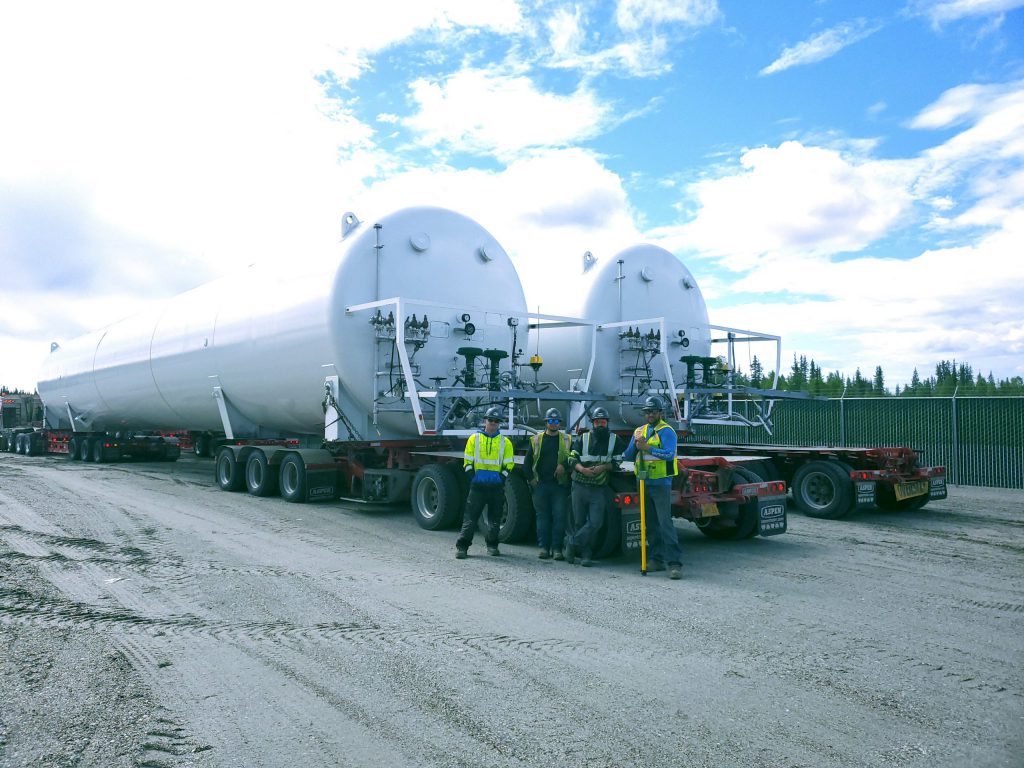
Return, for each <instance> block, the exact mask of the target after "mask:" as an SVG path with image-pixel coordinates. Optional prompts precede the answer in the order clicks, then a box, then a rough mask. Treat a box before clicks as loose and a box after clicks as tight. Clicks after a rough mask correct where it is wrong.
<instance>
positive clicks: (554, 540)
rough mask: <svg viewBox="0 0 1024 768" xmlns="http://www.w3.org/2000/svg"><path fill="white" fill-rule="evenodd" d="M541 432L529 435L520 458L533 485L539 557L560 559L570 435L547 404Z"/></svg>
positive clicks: (563, 530)
mask: <svg viewBox="0 0 1024 768" xmlns="http://www.w3.org/2000/svg"><path fill="white" fill-rule="evenodd" d="M544 419H545V421H546V422H547V423H546V425H545V428H544V431H543V432H539V433H537V434H536V435H533V436H532V437H531V438H530V447H529V448H528V449H527V451H526V459H525V460H524V461H523V471H524V473H525V474H526V479H527V480H528V481H529V482H530V485H532V486H533V509H534V512H536V514H537V546H538V547H540V551H539V552H538V555H537V556H538V557H540V559H541V560H547V559H548V558H550V557H552V556H553V557H554V559H555V560H562V559H564V558H563V555H562V542H563V540H564V539H565V508H566V502H567V499H568V495H569V464H568V462H569V443H570V438H569V435H567V434H566V433H565V432H563V431H562V430H561V429H559V427H560V426H561V423H562V414H561V413H559V412H558V409H557V408H549V409H548V412H547V413H546V414H545V415H544Z"/></svg>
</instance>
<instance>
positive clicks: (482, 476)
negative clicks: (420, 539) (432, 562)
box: [455, 405, 515, 560]
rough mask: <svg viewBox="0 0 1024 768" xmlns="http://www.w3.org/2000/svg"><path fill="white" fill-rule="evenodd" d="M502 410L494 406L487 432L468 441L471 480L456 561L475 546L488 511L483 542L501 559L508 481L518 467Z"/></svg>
mask: <svg viewBox="0 0 1024 768" xmlns="http://www.w3.org/2000/svg"><path fill="white" fill-rule="evenodd" d="M500 427H501V408H499V407H498V406H496V405H494V406H491V407H490V408H488V409H487V413H486V414H485V416H484V428H483V429H482V430H481V431H479V432H474V433H473V434H472V435H470V436H469V439H468V440H467V441H466V450H465V452H464V454H463V461H462V466H463V469H464V470H465V472H466V474H467V475H468V476H469V478H470V484H469V497H468V498H467V499H466V509H465V512H463V514H462V530H461V531H460V532H459V538H458V539H457V540H456V542H455V557H456V558H457V559H459V560H462V559H464V558H465V557H467V555H468V553H469V547H470V545H471V544H472V543H473V534H474V533H475V532H476V525H477V521H478V520H479V519H480V515H481V513H482V512H483V510H484V508H485V507H486V508H487V522H488V526H487V530H486V531H484V541H485V542H486V543H487V553H488V554H489V555H494V556H497V555H500V554H501V552H499V551H498V533H499V531H500V529H501V512H502V510H503V509H504V504H505V481H506V480H508V476H509V474H510V473H511V472H512V467H514V466H515V463H514V458H513V455H514V454H513V451H512V441H511V440H509V439H508V438H507V437H505V436H504V435H503V434H501V432H500Z"/></svg>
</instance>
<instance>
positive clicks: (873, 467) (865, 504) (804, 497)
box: [679, 442, 946, 519]
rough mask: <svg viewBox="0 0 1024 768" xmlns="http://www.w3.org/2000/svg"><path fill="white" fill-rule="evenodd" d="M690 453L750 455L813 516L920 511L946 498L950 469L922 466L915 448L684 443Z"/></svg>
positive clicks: (752, 464)
mask: <svg viewBox="0 0 1024 768" xmlns="http://www.w3.org/2000/svg"><path fill="white" fill-rule="evenodd" d="M679 451H680V454H681V455H685V456H688V457H689V456H707V455H714V454H722V453H727V454H729V455H730V456H733V457H745V458H747V459H748V463H747V464H746V466H747V467H748V469H749V470H750V471H753V472H755V473H756V474H757V475H759V476H760V477H761V478H762V479H764V480H782V481H784V482H785V483H786V484H787V485H788V487H789V488H790V489H791V490H792V493H793V501H794V502H795V503H796V505H797V507H798V508H799V509H800V510H801V511H802V512H804V513H805V514H807V515H809V516H811V517H820V518H829V519H835V518H840V517H843V516H844V515H847V514H849V513H850V512H853V511H854V510H857V509H866V508H870V507H874V506H877V507H879V508H880V509H883V510H886V511H897V512H898V511H909V510H915V509H920V508H921V507H923V506H925V505H926V504H927V503H928V502H929V501H932V500H935V499H944V498H946V468H945V467H929V466H923V465H921V464H919V459H920V456H919V455H918V453H917V452H916V451H914V450H912V449H910V448H902V447H895V448H847V447H836V446H798V445H734V444H722V443H691V442H687V443H680V445H679Z"/></svg>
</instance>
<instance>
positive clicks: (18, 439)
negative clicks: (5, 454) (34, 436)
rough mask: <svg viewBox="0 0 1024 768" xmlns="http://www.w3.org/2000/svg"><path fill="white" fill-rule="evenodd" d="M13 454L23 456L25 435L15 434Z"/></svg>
mask: <svg viewBox="0 0 1024 768" xmlns="http://www.w3.org/2000/svg"><path fill="white" fill-rule="evenodd" d="M14 452H15V453H16V454H18V455H19V456H24V455H25V435H24V434H17V435H15V436H14Z"/></svg>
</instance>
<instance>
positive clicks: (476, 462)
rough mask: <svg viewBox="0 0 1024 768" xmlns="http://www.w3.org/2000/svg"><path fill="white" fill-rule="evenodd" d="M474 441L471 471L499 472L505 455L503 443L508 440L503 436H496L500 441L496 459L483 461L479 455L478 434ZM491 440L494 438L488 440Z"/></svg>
mask: <svg viewBox="0 0 1024 768" xmlns="http://www.w3.org/2000/svg"><path fill="white" fill-rule="evenodd" d="M475 437H476V440H474V441H473V443H474V445H473V449H474V450H473V469H493V470H494V471H495V472H497V471H500V470H501V464H502V457H504V455H505V441H506V440H508V438H507V437H505V436H504V435H497V437H500V438H501V439H500V440H498V457H497V458H496V459H485V458H483V457H482V456H481V455H480V433H479V432H478V433H477V434H476V435H475ZM488 439H489V440H493V439H494V438H488Z"/></svg>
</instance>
